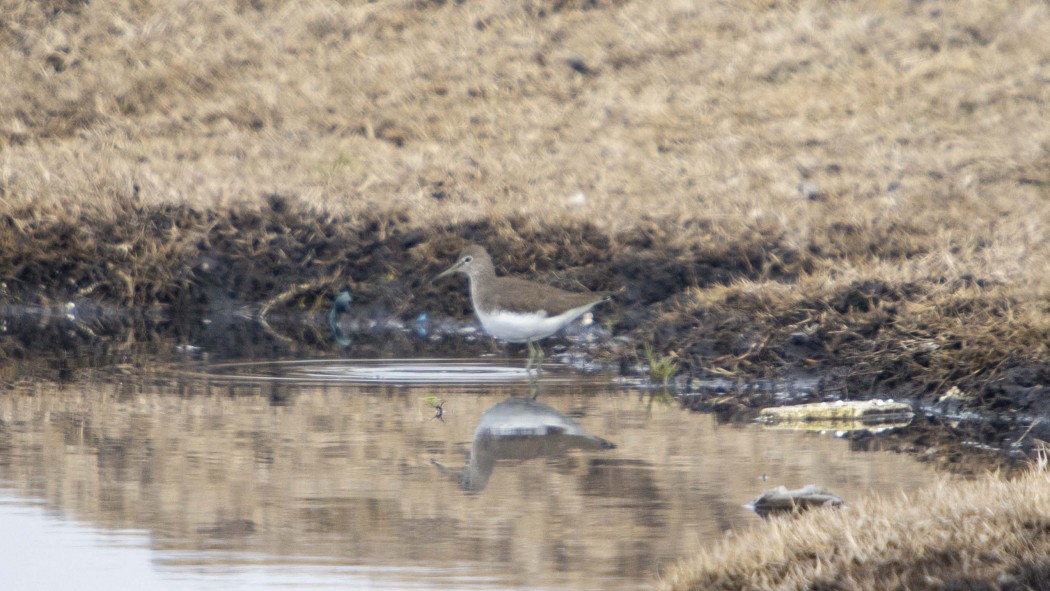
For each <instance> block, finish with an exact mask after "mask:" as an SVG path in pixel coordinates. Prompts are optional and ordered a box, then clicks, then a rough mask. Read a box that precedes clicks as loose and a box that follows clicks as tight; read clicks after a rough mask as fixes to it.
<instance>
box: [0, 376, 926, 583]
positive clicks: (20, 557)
mask: <svg viewBox="0 0 1050 591" xmlns="http://www.w3.org/2000/svg"><path fill="white" fill-rule="evenodd" d="M517 367H520V362H518V361H506V360H502V361H492V360H470V361H462V360H461V361H459V362H455V363H452V362H405V363H398V362H371V363H360V362H350V361H341V360H332V359H328V360H319V361H316V362H301V361H300V362H281V363H279V362H275V363H253V364H237V363H230V364H212V365H208V364H203V363H197V362H189V361H187V362H183V363H171V364H161V365H158V367H156V368H155V369H153V370H151V371H149V372H129V373H127V374H126V375H121V374H119V373H112V372H111V373H106V374H104V375H103V376H102V377H100V376H95V375H94V374H92V373H90V372H88V373H84V374H83V376H79V375H78V376H76V377H75V378H74V379H72V380H71V381H69V382H68V383H64V384H61V385H58V384H56V383H54V382H40V383H35V384H30V385H29V386H23V387H20V388H17V389H14V390H11V391H8V392H6V393H4V394H3V395H2V396H0V564H2V570H3V572H4V578H5V580H6V581H8V582H9V585H10V586H8V585H5V588H11V589H55V588H67V587H68V586H69V585H70V584H71V583H73V582H75V583H76V584H77V588H80V589H112V588H136V589H183V588H185V589H220V588H221V589H231V588H232V589H236V588H249V587H250V588H257V587H260V586H266V587H268V588H279V589H280V588H324V587H339V588H413V589H420V588H442V589H469V588H477V589H481V588H499V589H628V588H629V589H637V588H639V587H644V586H645V585H646V584H647V582H649V581H651V580H652V579H653V577H655V576H657V575H658V573H659V572H660V571H661V569H665V568H666V567H668V566H669V565H671V564H673V563H674V562H675V561H676V560H677V559H678V558H681V557H683V556H686V555H688V554H690V553H692V552H695V551H696V550H697V549H699V548H700V547H701V546H703V545H705V544H709V543H711V542H713V541H716V540H718V539H720V538H722V537H723V536H724V535H725V534H726V532H727V531H728V530H738V529H742V528H749V527H762V523H763V522H762V520H761V519H760V518H759V517H757V516H756V515H755V514H753V513H752V512H750V511H749V510H748V509H746V508H745V507H744V505H745V504H747V503H748V502H749V501H751V500H752V499H753V498H754V497H755V496H757V495H758V494H759V493H761V492H762V491H763V490H765V489H768V488H772V487H775V486H777V485H781V484H784V485H787V486H788V487H790V488H794V487H798V486H802V485H805V484H810V483H814V484H818V485H822V486H826V487H828V488H830V489H832V490H833V491H834V492H835V493H837V494H839V495H840V496H842V497H843V498H844V499H846V501H847V503H848V502H849V500H850V499H853V498H857V497H858V496H861V495H867V494H870V493H872V492H877V493H881V494H884V495H895V494H899V493H900V492H901V491H903V492H905V493H907V492H910V491H913V490H915V489H916V488H917V487H919V486H921V485H923V484H924V483H927V482H929V481H931V480H933V479H935V478H937V476H936V475H935V474H934V473H933V472H932V471H930V470H929V469H927V468H925V467H924V466H922V465H920V464H918V463H916V462H915V461H913V460H911V459H910V458H908V457H905V456H902V455H896V454H890V453H878V452H867V453H857V452H852V451H850V450H849V448H848V442H846V441H844V440H841V439H837V438H834V437H833V436H830V435H827V434H814V433H799V432H792V431H776V430H769V429H767V428H764V427H762V426H758V425H719V424H717V423H716V422H715V420H714V419H713V418H712V417H711V416H709V415H702V414H696V413H690V412H688V411H684V410H682V409H680V408H679V406H678V405H677V404H675V403H673V402H670V401H667V400H664V399H662V398H661V397H659V396H655V397H654V396H651V395H650V394H649V393H644V392H639V391H637V390H633V389H630V388H627V387H625V386H623V385H620V384H617V383H616V378H615V376H613V375H607V374H588V375H578V374H576V373H574V372H573V371H572V370H568V369H563V370H557V369H554V370H553V371H548V372H547V373H546V374H545V375H544V378H543V380H542V384H543V386H542V389H541V390H540V391H539V392H538V396H537V399H536V400H535V401H529V400H528V397H529V396H530V395H531V394H533V393H535V392H533V391H532V390H531V389H530V386H529V384H528V381H527V380H526V379H524V376H523V375H522V374H521V372H520V370H518V369H515V368H517ZM93 376H94V377H93ZM439 406H440V413H439V409H438V407H439ZM439 414H440V416H438V415H439ZM479 426H480V427H479ZM605 442H607V443H605ZM613 445H614V446H615V447H612V446H613ZM847 510H848V509H847ZM129 583H131V584H130V585H129Z"/></svg>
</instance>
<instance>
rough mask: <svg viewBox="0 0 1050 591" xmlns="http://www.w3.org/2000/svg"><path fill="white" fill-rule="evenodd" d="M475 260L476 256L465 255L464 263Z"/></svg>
mask: <svg viewBox="0 0 1050 591" xmlns="http://www.w3.org/2000/svg"><path fill="white" fill-rule="evenodd" d="M473 260H474V257H472V256H469V255H468V256H465V257H463V262H464V263H469V262H470V261H473Z"/></svg>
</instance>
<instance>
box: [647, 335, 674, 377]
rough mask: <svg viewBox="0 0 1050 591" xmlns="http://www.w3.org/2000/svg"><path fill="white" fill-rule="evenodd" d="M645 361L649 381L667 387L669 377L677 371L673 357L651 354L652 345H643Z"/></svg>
mask: <svg viewBox="0 0 1050 591" xmlns="http://www.w3.org/2000/svg"><path fill="white" fill-rule="evenodd" d="M643 349H644V351H645V361H646V363H647V364H648V366H649V379H650V380H652V381H653V382H655V383H657V384H661V385H663V386H665V387H666V386H668V384H669V383H670V381H671V377H672V376H674V374H675V372H676V371H678V362H677V361H675V358H674V356H673V355H659V356H657V355H656V354H655V353H654V352H653V344H652V343H645V345H644V346H643Z"/></svg>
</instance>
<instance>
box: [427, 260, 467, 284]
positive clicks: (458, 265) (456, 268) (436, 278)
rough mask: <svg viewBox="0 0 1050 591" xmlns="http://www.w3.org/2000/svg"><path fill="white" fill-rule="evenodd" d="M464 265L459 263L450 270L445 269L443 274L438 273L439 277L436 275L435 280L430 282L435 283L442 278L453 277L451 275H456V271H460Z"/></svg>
mask: <svg viewBox="0 0 1050 591" xmlns="http://www.w3.org/2000/svg"><path fill="white" fill-rule="evenodd" d="M462 265H463V263H461V262H457V263H456V264H455V265H452V266H451V267H449V268H447V269H445V270H444V271H442V272H440V273H438V274H437V275H435V276H434V278H433V279H431V280H430V282H431V283H433V282H435V281H437V280H438V279H441V278H442V277H446V276H448V275H451V274H453V273H455V272H456V271H458V270H459V268H460V266H462Z"/></svg>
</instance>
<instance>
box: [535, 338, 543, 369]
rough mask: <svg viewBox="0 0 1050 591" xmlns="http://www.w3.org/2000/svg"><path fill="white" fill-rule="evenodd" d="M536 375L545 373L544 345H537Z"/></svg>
mask: <svg viewBox="0 0 1050 591" xmlns="http://www.w3.org/2000/svg"><path fill="white" fill-rule="evenodd" d="M535 346H536V375H539V374H540V373H542V372H543V345H541V344H539V343H536V345H535Z"/></svg>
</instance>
